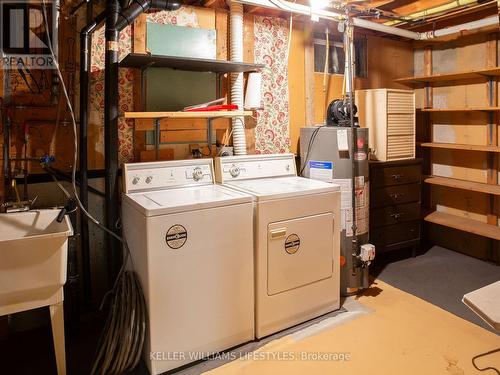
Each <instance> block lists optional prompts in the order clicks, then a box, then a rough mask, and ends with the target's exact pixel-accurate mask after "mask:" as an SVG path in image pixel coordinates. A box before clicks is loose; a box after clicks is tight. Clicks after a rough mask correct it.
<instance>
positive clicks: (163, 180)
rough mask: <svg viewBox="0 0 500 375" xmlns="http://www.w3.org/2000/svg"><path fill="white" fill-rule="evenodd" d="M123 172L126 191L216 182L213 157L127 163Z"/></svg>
mask: <svg viewBox="0 0 500 375" xmlns="http://www.w3.org/2000/svg"><path fill="white" fill-rule="evenodd" d="M123 173H124V175H123V181H124V189H123V190H124V192H125V193H133V192H141V191H149V190H162V189H167V188H176V187H181V186H190V185H206V184H213V182H214V173H213V165H212V159H197V160H172V161H159V162H151V163H149V162H148V163H126V164H124V166H123Z"/></svg>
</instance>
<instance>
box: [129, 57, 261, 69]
mask: <svg viewBox="0 0 500 375" xmlns="http://www.w3.org/2000/svg"><path fill="white" fill-rule="evenodd" d="M120 67H123V68H172V69H178V70H188V71H194V72H213V73H245V72H257V71H259V70H261V69H262V68H263V67H264V65H262V64H251V63H245V62H233V61H225V60H210V59H199V58H192V57H177V56H160V55H151V54H143V53H129V54H128V55H127V56H125V58H124V59H123V60H122V61H120Z"/></svg>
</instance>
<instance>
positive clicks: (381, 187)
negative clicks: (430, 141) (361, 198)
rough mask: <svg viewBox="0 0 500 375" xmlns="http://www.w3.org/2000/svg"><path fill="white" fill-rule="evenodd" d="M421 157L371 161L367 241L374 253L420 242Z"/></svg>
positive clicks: (414, 246) (414, 245)
mask: <svg viewBox="0 0 500 375" xmlns="http://www.w3.org/2000/svg"><path fill="white" fill-rule="evenodd" d="M421 176H422V159H409V160H400V161H390V162H379V161H373V162H370V243H372V244H374V245H375V247H376V251H377V253H379V254H380V253H384V252H387V251H391V250H396V249H402V248H406V247H413V252H412V255H413V256H415V254H416V250H417V245H418V243H419V242H420V206H421V204H420V196H421Z"/></svg>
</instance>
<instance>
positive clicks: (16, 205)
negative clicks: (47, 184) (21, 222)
mask: <svg viewBox="0 0 500 375" xmlns="http://www.w3.org/2000/svg"><path fill="white" fill-rule="evenodd" d="M11 187H12V188H13V189H14V191H15V192H16V201H15V202H13V201H8V202H4V203H2V204H0V212H18V211H28V210H29V209H30V207H31V205H32V204H33V203H35V201H36V199H37V198H38V196H36V197H35V198H33V199H28V200H23V201H22V200H21V197H20V196H19V190H18V189H17V182H16V180H15V179H12V182H11Z"/></svg>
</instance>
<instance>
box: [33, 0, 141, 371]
mask: <svg viewBox="0 0 500 375" xmlns="http://www.w3.org/2000/svg"><path fill="white" fill-rule="evenodd" d="M45 8H46V2H45V0H42V13H43V20H44V23H45V33H46V36H47V46H48V48H49V51H50V54H51V55H52V59H53V62H54V66H55V68H56V71H57V75H58V77H59V82H60V83H61V88H62V91H63V94H64V97H65V99H66V104H67V106H68V109H69V112H70V116H71V122H72V124H73V133H74V157H73V166H72V171H71V185H72V187H73V193H74V196H75V200H76V202H77V204H78V207H79V208H80V211H81V212H82V213H83V214H84V215H85V216H86V217H87V218H88V219H89V220H90V221H92V222H93V223H94V224H95V225H97V227H99V228H100V229H102V230H103V231H105V232H106V233H108V234H110V235H111V236H113V237H115V238H116V239H117V240H119V241H120V242H121V243H122V244H123V248H122V251H123V249H125V251H123V253H122V256H123V262H122V267H121V269H120V271H119V272H118V275H117V278H116V280H115V283H114V285H113V288H112V289H111V290H110V291H108V292H107V293H106V295H105V296H104V298H103V301H102V304H101V309H102V307H103V305H104V303H105V302H106V301H107V298H108V297H109V296H110V295H113V297H114V298H113V301H112V304H111V308H110V310H109V312H108V317H107V320H106V325H105V327H104V330H103V332H102V334H101V337H100V339H99V343H98V345H97V351H96V354H95V358H94V361H93V365H92V371H91V374H100V375H104V374H121V373H123V372H125V371H129V370H132V369H133V368H135V367H136V366H137V364H138V362H139V360H140V356H141V352H142V348H143V345H144V341H145V335H146V319H147V308H146V302H145V299H144V294H143V292H142V288H141V284H140V281H139V279H138V277H137V275H136V273H135V272H133V271H125V266H126V265H127V263H128V260H129V257H130V249H129V248H128V246H127V241H126V239H125V237H123V238H122V237H120V236H119V235H117V234H116V233H114V232H113V231H112V230H110V229H108V228H106V227H105V226H104V225H102V224H101V223H100V222H99V221H98V220H97V219H95V218H94V217H93V216H92V215H91V214H90V213H89V212H88V211H87V210H86V209H85V207H84V206H83V204H82V202H81V201H80V197H79V195H78V190H77V187H76V164H77V160H78V133H77V126H76V119H75V113H74V110H73V106H72V104H71V100H70V99H69V95H68V90H67V88H66V84H65V82H64V79H63V76H62V73H61V69H60V67H59V62H58V59H57V57H56V56H55V53H54V50H53V47H52V41H51V39H50V34H49V23H48V18H47V12H46V9H45ZM58 186H59V187H62V186H61V185H60V184H58ZM63 191H65V192H66V193H67V191H66V189H63ZM130 260H131V259H130ZM130 264H131V266H132V269H133V268H134V265H133V262H132V260H131V262H130Z"/></svg>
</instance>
